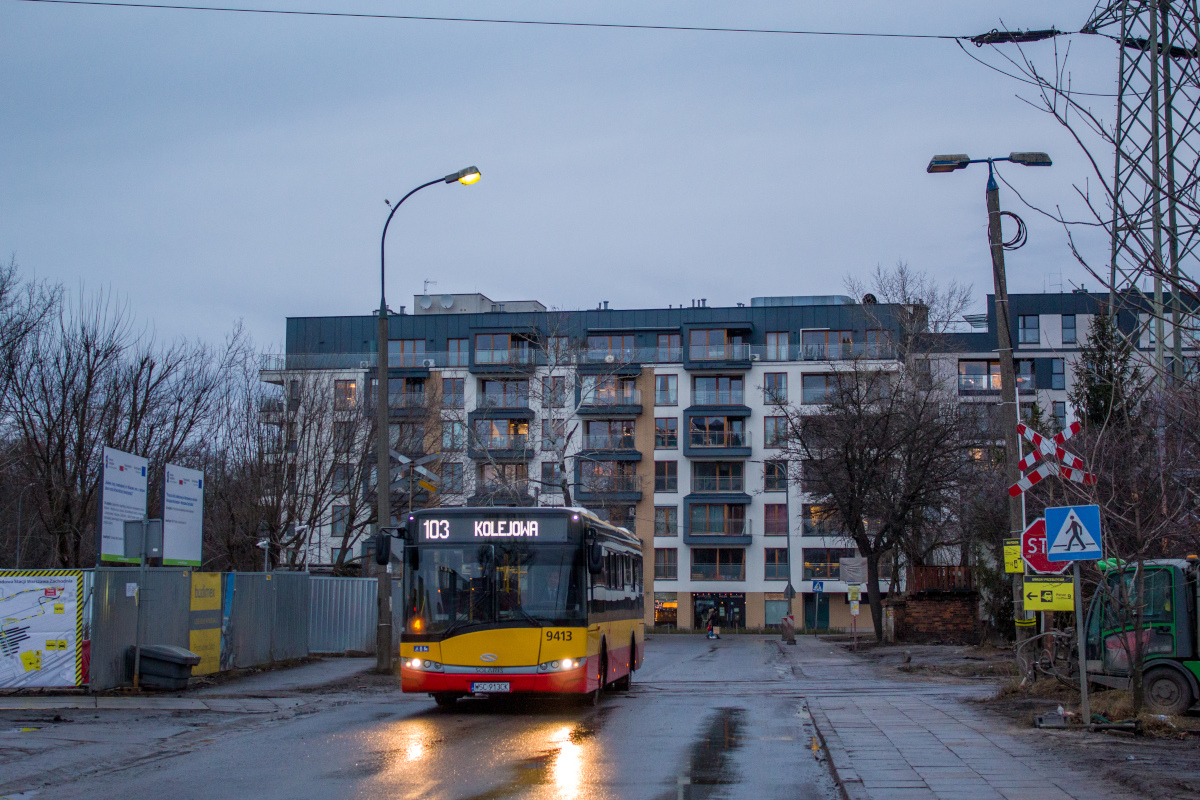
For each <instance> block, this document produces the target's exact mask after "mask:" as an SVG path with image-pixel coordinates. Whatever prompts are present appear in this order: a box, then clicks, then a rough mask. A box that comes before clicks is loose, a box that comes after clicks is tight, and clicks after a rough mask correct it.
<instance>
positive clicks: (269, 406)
mask: <svg viewBox="0 0 1200 800" xmlns="http://www.w3.org/2000/svg"><path fill="white" fill-rule="evenodd" d="M258 413H260V414H282V413H283V398H282V397H264V398H262V399H260V400H259V401H258Z"/></svg>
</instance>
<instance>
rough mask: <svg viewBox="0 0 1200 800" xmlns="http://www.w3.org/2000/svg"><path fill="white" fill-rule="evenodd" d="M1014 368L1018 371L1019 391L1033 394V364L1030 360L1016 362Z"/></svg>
mask: <svg viewBox="0 0 1200 800" xmlns="http://www.w3.org/2000/svg"><path fill="white" fill-rule="evenodd" d="M1013 367H1014V368H1015V370H1016V379H1017V391H1018V392H1032V391H1033V388H1034V387H1033V362H1032V361H1030V360H1029V359H1023V360H1021V361H1014V362H1013Z"/></svg>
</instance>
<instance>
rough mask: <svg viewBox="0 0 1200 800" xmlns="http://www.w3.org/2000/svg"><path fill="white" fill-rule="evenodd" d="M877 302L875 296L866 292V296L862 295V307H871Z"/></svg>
mask: <svg viewBox="0 0 1200 800" xmlns="http://www.w3.org/2000/svg"><path fill="white" fill-rule="evenodd" d="M878 302H879V301H878V300H876V299H875V295H873V294H871V293H870V292H867V293H866V294H864V295H863V305H864V306H873V305H875V304H876V303H878Z"/></svg>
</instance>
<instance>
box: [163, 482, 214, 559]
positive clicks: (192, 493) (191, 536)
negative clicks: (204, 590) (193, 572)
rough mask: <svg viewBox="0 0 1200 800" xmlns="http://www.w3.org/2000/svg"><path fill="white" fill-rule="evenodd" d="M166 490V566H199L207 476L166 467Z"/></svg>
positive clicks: (164, 526)
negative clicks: (205, 480) (205, 478)
mask: <svg viewBox="0 0 1200 800" xmlns="http://www.w3.org/2000/svg"><path fill="white" fill-rule="evenodd" d="M165 475H166V477H165V486H164V487H163V565H164V566H169V565H177V566H187V567H198V566H200V550H201V547H202V546H203V544H204V473H203V472H201V471H199V470H195V469H188V468H187V467H180V466H178V465H176V464H167V467H166V473H165Z"/></svg>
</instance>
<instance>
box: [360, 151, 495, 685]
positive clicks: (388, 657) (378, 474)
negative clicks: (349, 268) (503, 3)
mask: <svg viewBox="0 0 1200 800" xmlns="http://www.w3.org/2000/svg"><path fill="white" fill-rule="evenodd" d="M479 178H480V174H479V170H478V169H477V168H476V167H467V168H466V169H460V170H459V171H458V172H452V173H451V174H449V175H447V176H446V177H444V178H437V179H436V180H432V181H429V182H428V183H423V184H421V185H420V186H418V187H417V188H415V189H413V190H412V191H411V192H409V193H408V194H406V195H404V197H401V198H400V202H398V203H396V204H395V205H394V206H392V210H391V213H389V214H388V217H387V222H385V223H383V235H382V236H380V237H379V332H378V340H377V347H378V350H377V353H378V357H377V363H376V365H375V376H376V382H377V383H378V385H377V386H376V387H375V388H376V393H375V414H376V416H375V424H376V437H375V459H376V460H375V499H376V524H375V529H376V533H381V532H382V531H383V529H384V528H387V527H390V526H391V522H392V508H391V505H392V504H391V490H392V471H391V456H390V455H389V452H388V450H389V448H388V310H387V299H386V296H385V291H384V289H385V286H386V281H385V276H386V244H387V232H388V226H389V225H391V224H392V217H394V216H396V211H397V210H399V208H400V206H401V205H402V204H403V203H404V201H405V200H407V199H408V198H410V197H412V196H413V195H414V194H416V193H417V192H419V191H421V190H422V189H425V188H427V187H429V186H433V185H434V184H435V183H461V184H463V185H464V186H470V185H471V184H472V183H475V182H476V181H478V180H479ZM385 202H386V201H385ZM388 205H391V203H388ZM363 563H364V564H367V563H369V562H367V561H364V562H363ZM377 577H378V580H379V584H378V595H377V597H378V601H377V602H378V607H379V627H378V628H377V629H376V635H375V649H376V656H375V666H376V669H378V670H379V671H380V672H391V671H392V582H391V579H390V578H389V577H388V572H387V568H386V567H385V568H384V569H382V570H380V572H379V575H378V576H377Z"/></svg>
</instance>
